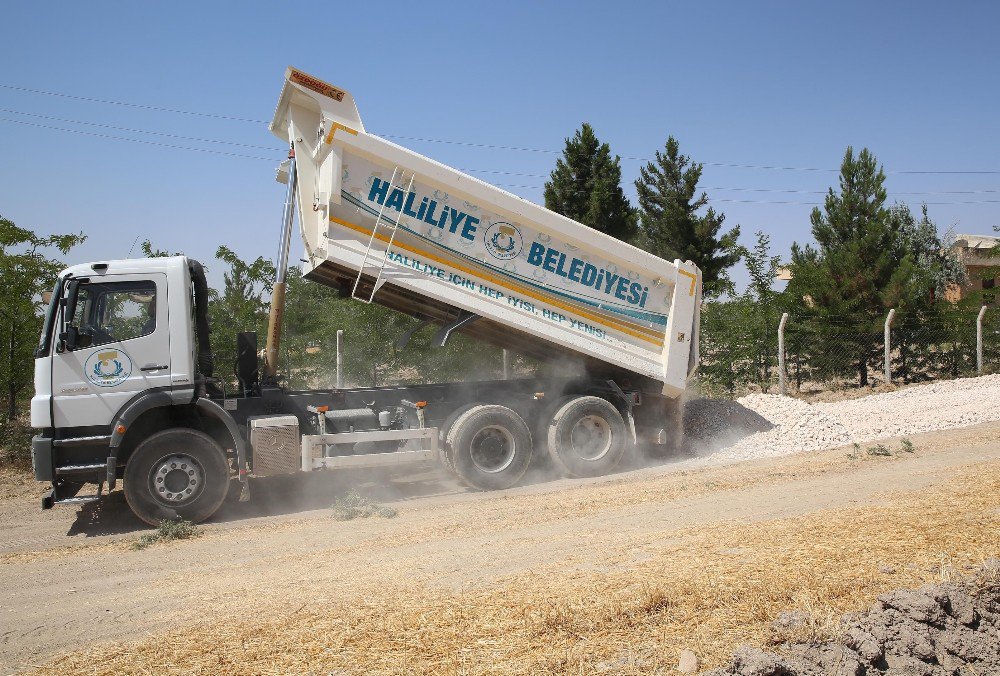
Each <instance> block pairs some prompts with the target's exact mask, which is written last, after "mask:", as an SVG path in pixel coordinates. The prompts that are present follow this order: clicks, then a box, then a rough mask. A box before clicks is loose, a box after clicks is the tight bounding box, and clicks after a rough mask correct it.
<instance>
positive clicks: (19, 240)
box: [0, 216, 86, 423]
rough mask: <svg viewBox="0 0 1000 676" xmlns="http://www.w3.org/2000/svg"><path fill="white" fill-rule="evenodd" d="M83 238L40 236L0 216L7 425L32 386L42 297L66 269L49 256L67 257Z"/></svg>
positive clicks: (0, 374) (0, 364)
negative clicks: (62, 270) (33, 354)
mask: <svg viewBox="0 0 1000 676" xmlns="http://www.w3.org/2000/svg"><path fill="white" fill-rule="evenodd" d="M85 239H86V237H85V236H84V235H83V233H80V234H75V235H73V234H71V235H49V236H40V235H37V234H35V233H34V232H32V231H31V230H28V229H26V228H19V227H17V226H16V225H14V223H13V222H11V221H10V220H8V219H6V218H3V217H2V216H0V286H2V287H3V288H4V289H7V290H8V293H7V295H6V297H5V299H4V304H3V308H2V309H0V322H2V325H3V327H4V329H3V332H2V336H3V347H4V350H3V354H4V358H3V359H2V360H0V380H2V382H3V392H4V398H5V401H4V403H5V404H6V407H5V408H6V419H7V421H8V422H9V423H13V421H14V419H15V418H16V416H17V404H18V399H19V397H20V396H21V393H22V392H24V391H25V390H26V389H27V387H28V385H30V384H31V382H32V377H33V373H34V369H33V368H32V352H33V350H34V349H35V346H36V345H37V344H38V336H39V334H40V333H41V327H42V317H43V315H44V307H45V303H44V301H43V294H44V293H45V292H46V291H49V290H51V289H52V286H53V283H54V281H55V278H56V276H57V275H58V274H59V271H60V270H61V269H62V268H63V267H64V265H63V263H62V262H60V261H59V260H57V259H55V258H52V257H51V256H50V252H53V251H57V252H59V254H62V255H66V254H67V253H69V251H70V249H72V248H73V247H74V246H76V245H77V244H80V243H81V242H83V241H84V240H85Z"/></svg>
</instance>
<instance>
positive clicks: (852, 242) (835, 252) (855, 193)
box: [789, 147, 917, 385]
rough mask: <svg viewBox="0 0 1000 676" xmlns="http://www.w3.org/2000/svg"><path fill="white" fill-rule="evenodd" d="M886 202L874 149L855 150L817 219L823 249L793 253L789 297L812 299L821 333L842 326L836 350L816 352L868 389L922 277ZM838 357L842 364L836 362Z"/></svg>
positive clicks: (832, 347)
mask: <svg viewBox="0 0 1000 676" xmlns="http://www.w3.org/2000/svg"><path fill="white" fill-rule="evenodd" d="M885 200H886V192H885V172H883V171H882V168H881V167H879V166H878V165H877V162H876V160H875V157H874V156H873V155H872V154H871V152H869V150H868V149H867V148H864V149H863V150H862V151H861V152H860V153H858V155H857V157H855V155H854V150H853V148H850V147H848V148H847V152H846V153H845V154H844V161H843V163H842V164H841V167H840V191H839V192H835V191H834V189H833V188H830V190H829V192H828V193H827V196H826V200H825V202H824V206H823V210H822V211H821V210H820V209H819V207H816V208H814V209H813V211H812V215H811V217H810V220H811V222H812V234H813V237H814V238H815V239H816V243H817V245H818V249H817V248H813V247H812V246H810V245H807V246H806V247H804V248H802V247H799V246H798V245H797V244H794V245H793V246H792V265H791V269H792V275H793V279H792V281H791V283H790V284H789V292H790V293H793V294H794V295H795V296H796V297H800V298H807V299H808V300H807V303H806V305H807V306H809V307H810V308H811V311H812V312H813V313H814V314H816V315H818V317H819V318H820V319H821V320H823V322H826V323H825V324H824V323H823V322H820V325H821V326H828V327H840V329H839V333H838V336H837V340H836V343H837V344H836V345H834V344H833V341H832V339H831V342H830V344H829V345H827V346H826V347H824V346H823V345H816V346H815V349H817V350H825V351H826V352H827V353H828V354H830V355H831V361H830V363H831V369H833V370H841V371H843V370H846V369H848V368H849V369H852V370H854V371H855V372H856V373H857V374H858V380H859V383H860V384H861V385H867V384H868V368H869V366H873V365H875V363H876V359H877V357H878V353H879V350H880V348H881V347H882V326H883V322H884V319H885V315H886V312H887V311H888V309H889V308H892V307H896V306H897V304H899V303H901V302H903V301H905V299H906V297H907V296H908V294H909V292H910V289H911V288H912V287H911V281H912V280H913V279H914V277H915V275H916V274H917V271H916V266H915V264H914V260H913V254H912V253H911V252H910V251H908V250H907V242H906V241H905V239H904V238H903V237H902V236H901V234H900V227H901V223H900V220H899V219H897V218H893V217H892V214H891V213H890V211H889V209H887V208H886V206H885ZM847 324H849V327H848V328H847V330H845V326H846V325H847ZM833 331H834V329H833V328H830V330H828V331H826V334H827V337H830V335H831V332H833ZM821 338H822V336H821ZM838 354H840V355H843V356H844V359H843V361H844V362H845V363H844V364H842V365H836V364H835V363H834V362H835V360H834V359H833V357H834V356H836V355H838Z"/></svg>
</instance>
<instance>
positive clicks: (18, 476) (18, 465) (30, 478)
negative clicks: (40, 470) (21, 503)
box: [0, 461, 49, 502]
mask: <svg viewBox="0 0 1000 676" xmlns="http://www.w3.org/2000/svg"><path fill="white" fill-rule="evenodd" d="M48 488H49V486H48V485H47V484H41V483H39V482H37V481H35V475H34V474H32V472H31V463H30V462H25V461H18V462H2V463H0V502H6V501H8V500H22V499H25V498H40V497H41V496H42V495H43V494H44V493H45V491H46V490H48Z"/></svg>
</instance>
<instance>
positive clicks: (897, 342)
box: [889, 203, 974, 382]
mask: <svg viewBox="0 0 1000 676" xmlns="http://www.w3.org/2000/svg"><path fill="white" fill-rule="evenodd" d="M889 219H890V220H891V221H892V222H893V227H894V229H895V230H896V232H897V233H898V234H897V237H898V238H899V246H900V249H901V251H903V252H906V253H908V254H909V256H910V258H911V259H912V262H913V267H912V269H911V274H910V277H909V279H908V280H907V281H906V283H905V286H904V287H903V288H902V289H901V292H900V294H899V295H898V298H897V304H896V318H895V320H894V322H893V328H892V345H893V362H894V363H893V367H892V371H893V373H894V374H896V375H897V376H898V377H899V378H901V379H902V380H903V381H904V382H910V381H913V380H922V379H926V378H930V377H934V376H936V375H941V374H942V373H944V372H948V371H951V370H954V368H955V364H956V358H957V357H958V356H959V355H958V353H959V352H962V351H963V350H964V351H965V352H966V353H968V356H967V357H966V358H965V361H971V360H972V358H973V357H972V350H974V344H973V343H972V342H971V341H968V340H967V339H966V336H965V335H964V334H965V333H968V332H963V331H962V330H961V329H962V324H963V315H964V314H968V313H967V312H963V311H961V310H959V311H958V312H957V314H956V310H958V308H955V307H953V306H952V304H951V303H950V302H947V301H946V299H945V292H946V290H947V288H948V287H949V286H950V285H953V284H961V283H962V282H964V281H965V278H966V273H965V266H964V265H963V263H962V261H961V260H960V259H959V257H958V255H957V254H956V253H955V252H954V251H953V250H952V249H951V248H949V247H947V246H945V244H944V243H943V242H942V240H941V237H940V236H939V234H938V229H937V226H936V225H935V224H934V222H933V221H932V220H931V219H930V216H929V215H928V211H927V205H926V204H925V205H923V206H922V208H921V214H920V218H916V217H914V215H913V213H912V212H911V211H910V208H909V207H908V206H907V205H906V204H902V203H900V204H895V205H893V206H892V207H890V208H889ZM967 323H970V324H971V320H969V322H967Z"/></svg>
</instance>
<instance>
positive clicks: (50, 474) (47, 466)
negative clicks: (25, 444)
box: [31, 435, 55, 481]
mask: <svg viewBox="0 0 1000 676" xmlns="http://www.w3.org/2000/svg"><path fill="white" fill-rule="evenodd" d="M53 455H54V454H53V449H52V439H51V438H50V437H43V436H41V435H38V436H36V437H33V438H32V440H31V467H32V469H34V470H35V478H36V479H37V480H39V481H54V480H55V470H54V469H53V465H54V463H53Z"/></svg>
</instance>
